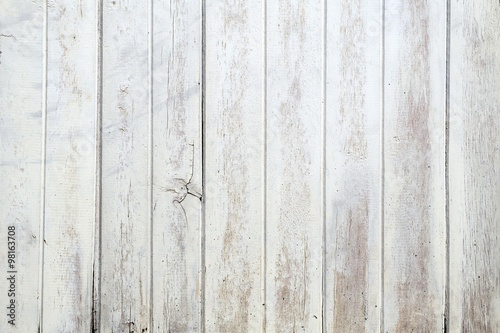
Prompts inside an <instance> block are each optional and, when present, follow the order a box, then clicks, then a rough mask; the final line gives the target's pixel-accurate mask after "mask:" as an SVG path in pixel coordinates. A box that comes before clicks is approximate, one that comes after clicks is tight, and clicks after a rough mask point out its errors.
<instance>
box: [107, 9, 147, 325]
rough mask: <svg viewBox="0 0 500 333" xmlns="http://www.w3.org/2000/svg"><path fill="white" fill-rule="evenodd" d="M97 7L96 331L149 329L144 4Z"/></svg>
mask: <svg viewBox="0 0 500 333" xmlns="http://www.w3.org/2000/svg"><path fill="white" fill-rule="evenodd" d="M103 11H104V12H103V22H104V24H103V29H104V32H103V55H102V57H103V58H102V62H103V71H104V73H103V77H102V79H103V88H102V89H103V95H102V99H103V101H102V104H103V110H102V112H103V114H102V117H103V121H102V184H101V186H102V213H101V214H102V215H101V216H102V217H101V223H102V250H101V258H100V260H101V267H102V272H101V276H102V278H101V279H102V280H101V290H100V297H101V306H100V311H101V323H100V330H101V331H103V332H124V331H126V330H129V331H131V332H137V331H138V332H143V330H147V331H151V326H150V318H151V316H150V312H151V306H150V305H151V303H150V295H151V293H150V290H151V286H150V278H151V274H150V269H151V267H150V258H151V253H150V250H151V249H150V246H151V228H150V227H151V202H150V193H151V192H150V191H151V189H150V185H151V182H150V176H151V175H150V170H149V169H150V165H149V163H150V149H151V147H150V139H151V133H150V131H151V127H150V107H151V106H150V96H149V94H150V66H149V57H148V55H149V38H148V37H149V33H151V32H150V31H149V27H150V21H149V9H148V6H147V5H146V4H145V3H139V2H132V1H128V0H113V1H106V2H105V3H104V8H103ZM144 332H146V331H144Z"/></svg>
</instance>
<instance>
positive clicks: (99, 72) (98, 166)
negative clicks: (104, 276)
mask: <svg viewBox="0 0 500 333" xmlns="http://www.w3.org/2000/svg"><path fill="white" fill-rule="evenodd" d="M96 19H97V24H96V28H97V54H96V119H95V122H96V128H95V154H96V155H95V180H94V182H95V183H94V187H95V199H94V200H95V221H94V223H95V225H94V235H93V246H94V251H93V258H92V263H93V272H92V300H91V301H92V312H91V316H92V317H91V332H98V331H99V328H100V322H101V272H102V264H101V255H102V91H103V90H102V89H103V64H102V58H103V0H98V1H97V12H96Z"/></svg>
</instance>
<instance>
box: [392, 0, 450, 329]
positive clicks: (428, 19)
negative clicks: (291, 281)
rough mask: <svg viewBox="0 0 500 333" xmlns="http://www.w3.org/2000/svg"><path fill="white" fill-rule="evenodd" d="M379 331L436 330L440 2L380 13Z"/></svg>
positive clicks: (439, 315)
mask: <svg viewBox="0 0 500 333" xmlns="http://www.w3.org/2000/svg"><path fill="white" fill-rule="evenodd" d="M385 32H386V34H385V44H384V57H385V68H384V93H385V94H384V104H385V107H384V125H385V126H384V138H385V139H384V165H385V170H384V171H385V173H384V178H385V181H384V186H385V190H384V287H383V290H384V291H383V292H384V309H383V311H384V312H383V313H384V330H385V331H386V332H411V331H420V332H438V331H442V330H443V315H444V298H445V293H444V292H445V283H444V280H445V267H446V261H445V246H446V244H445V229H446V228H445V214H444V212H445V204H444V183H445V181H444V177H445V175H444V170H445V167H444V156H445V153H444V146H445V142H444V137H445V124H444V119H445V116H444V115H445V111H444V110H445V104H444V102H445V91H444V87H445V73H446V58H445V55H446V52H445V51H446V49H445V47H444V46H445V43H446V33H445V32H446V8H445V2H432V1H428V0H418V1H414V2H411V3H410V2H400V3H397V4H393V5H391V6H390V7H388V8H387V10H386V12H385Z"/></svg>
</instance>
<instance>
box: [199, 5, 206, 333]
mask: <svg viewBox="0 0 500 333" xmlns="http://www.w3.org/2000/svg"><path fill="white" fill-rule="evenodd" d="M200 7H201V8H200V10H201V25H200V33H201V49H200V51H201V62H200V81H201V82H200V86H201V87H200V89H201V96H200V98H201V101H200V107H201V110H200V111H201V197H202V201H201V217H200V240H199V242H200V332H201V333H205V308H206V298H205V288H206V286H205V273H206V268H205V263H206V258H205V256H206V241H205V238H206V231H205V230H206V202H205V200H206V198H207V196H206V186H205V185H206V171H205V170H206V158H205V156H206V155H205V154H206V140H205V133H206V131H205V126H206V125H205V120H206V116H205V113H206V99H205V87H206V77H205V76H206V73H205V72H206V63H205V61H206V9H207V5H206V0H201V1H200Z"/></svg>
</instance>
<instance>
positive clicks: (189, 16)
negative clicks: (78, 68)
mask: <svg viewBox="0 0 500 333" xmlns="http://www.w3.org/2000/svg"><path fill="white" fill-rule="evenodd" d="M153 13H154V16H153V22H152V23H153V48H152V50H151V52H152V57H153V58H152V59H153V78H152V79H153V115H152V122H153V123H152V124H153V132H152V136H153V137H152V140H153V151H152V156H153V170H152V171H153V229H152V232H153V238H152V241H153V244H152V248H153V259H152V260H153V261H152V264H153V290H152V302H153V303H152V311H153V329H152V331H153V332H159V333H161V332H179V333H180V332H198V331H199V330H200V311H201V307H200V306H201V297H200V284H199V276H200V273H201V271H200V256H199V254H200V242H199V236H200V230H199V226H200V217H201V209H200V208H201V192H202V190H201V112H200V110H201V108H200V102H201V96H200V92H201V91H200V89H201V85H200V79H201V77H200V70H201V53H200V49H201V21H200V20H199V18H200V16H201V7H200V6H199V4H198V3H196V2H193V1H181V0H179V1H171V2H161V1H155V2H154V3H153Z"/></svg>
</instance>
